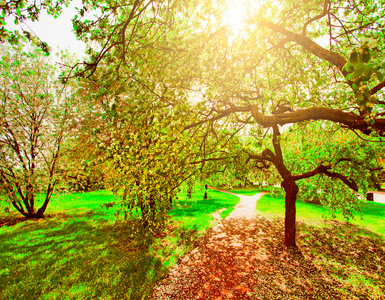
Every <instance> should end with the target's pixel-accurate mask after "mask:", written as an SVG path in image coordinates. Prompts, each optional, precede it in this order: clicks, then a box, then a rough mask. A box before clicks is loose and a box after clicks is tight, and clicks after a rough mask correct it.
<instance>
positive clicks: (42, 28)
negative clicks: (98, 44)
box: [7, 0, 86, 58]
mask: <svg viewBox="0 0 385 300" xmlns="http://www.w3.org/2000/svg"><path fill="white" fill-rule="evenodd" d="M75 7H79V8H80V7H81V0H73V1H72V2H71V3H70V5H69V6H68V7H63V11H62V13H61V14H60V16H59V17H58V18H57V19H54V18H53V17H52V16H49V15H47V13H46V12H45V11H43V12H42V13H41V15H40V20H39V22H30V21H26V22H25V23H26V24H27V25H28V27H29V28H28V27H27V26H25V25H24V24H22V27H23V29H24V30H27V31H30V29H31V30H32V31H33V32H34V33H35V34H36V35H37V36H38V37H39V38H40V39H41V40H42V41H43V42H46V43H47V44H48V45H49V46H50V47H51V48H52V52H53V53H56V52H58V49H62V50H65V49H68V50H69V51H70V52H72V53H76V54H77V55H78V57H79V58H81V57H83V53H84V51H85V48H86V47H85V44H84V43H83V42H81V41H78V40H77V39H76V36H75V33H73V32H72V21H71V20H72V19H73V18H74V16H75V14H76V10H75ZM7 28H9V29H20V28H19V27H18V26H16V25H13V20H8V21H7Z"/></svg>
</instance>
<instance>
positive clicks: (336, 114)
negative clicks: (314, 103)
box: [251, 104, 385, 134]
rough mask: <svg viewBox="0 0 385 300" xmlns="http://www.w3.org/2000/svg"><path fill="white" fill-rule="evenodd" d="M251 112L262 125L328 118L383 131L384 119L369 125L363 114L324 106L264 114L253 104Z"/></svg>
mask: <svg viewBox="0 0 385 300" xmlns="http://www.w3.org/2000/svg"><path fill="white" fill-rule="evenodd" d="M251 113H252V115H253V117H254V119H255V120H256V121H257V123H258V124H260V125H261V126H262V127H273V126H274V124H278V125H285V124H292V123H298V122H303V121H308V120H328V121H332V122H335V123H341V124H344V125H346V126H347V127H348V128H349V129H356V130H360V131H361V132H362V133H364V134H370V133H371V132H373V131H378V132H380V133H384V132H385V119H373V124H371V125H370V126H369V124H368V123H367V122H366V120H365V118H364V117H363V116H359V115H356V114H354V113H351V112H343V111H340V110H337V109H332V108H325V107H311V108H307V109H303V110H297V111H293V112H287V113H284V114H278V115H264V114H262V113H260V112H259V108H258V105H255V104H254V105H251Z"/></svg>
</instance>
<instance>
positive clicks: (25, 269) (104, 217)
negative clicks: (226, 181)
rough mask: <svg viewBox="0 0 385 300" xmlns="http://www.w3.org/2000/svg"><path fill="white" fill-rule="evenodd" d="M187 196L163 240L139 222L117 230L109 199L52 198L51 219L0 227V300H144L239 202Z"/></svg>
mask: <svg viewBox="0 0 385 300" xmlns="http://www.w3.org/2000/svg"><path fill="white" fill-rule="evenodd" d="M184 194H185V193H181V194H180V195H179V197H178V198H179V200H177V201H176V203H175V209H174V210H173V211H171V215H172V217H173V221H172V222H170V224H169V226H168V228H167V230H166V232H164V233H163V234H160V235H157V236H155V237H153V236H150V235H147V234H145V233H144V232H141V231H140V230H138V229H137V226H135V221H134V220H133V221H130V222H126V223H123V222H115V212H116V210H117V208H118V205H115V206H114V207H112V208H109V209H108V210H107V209H106V208H105V207H104V208H102V207H101V205H102V204H103V203H109V202H114V201H116V199H114V198H113V196H112V195H111V194H110V193H108V192H106V191H97V192H90V193H74V194H67V195H61V196H55V197H54V198H53V199H52V201H51V203H50V206H49V207H48V212H47V217H46V218H44V219H39V220H29V221H22V222H21V221H20V220H19V221H20V222H18V223H17V224H14V225H10V226H8V225H5V226H2V227H0V240H1V243H0V257H1V260H0V299H12V300H15V299H31V300H32V299H145V298H147V297H148V296H149V295H151V293H152V287H153V285H154V283H155V282H157V281H159V280H160V279H161V278H163V277H164V276H165V275H166V274H167V273H168V267H170V266H171V265H173V264H174V263H175V262H176V261H177V259H178V258H179V257H180V256H181V255H183V254H184V253H185V252H186V251H188V250H190V249H191V247H192V246H193V244H194V241H195V239H196V238H197V237H198V235H199V232H202V231H204V230H206V229H207V228H208V227H209V226H210V225H211V221H212V220H213V217H212V216H211V214H212V213H213V212H214V211H216V210H218V209H220V208H227V210H228V211H231V210H232V208H233V207H234V205H235V204H237V203H238V202H239V198H237V197H235V196H232V195H229V194H223V193H219V192H214V191H209V199H207V200H203V191H201V190H200V189H198V188H196V189H195V191H194V193H193V199H186V198H187V197H185V195H184ZM4 217H5V216H4V215H0V218H2V219H4ZM12 221H13V222H12ZM17 221H18V219H17V217H16V215H14V217H13V219H12V218H11V223H16V222H17Z"/></svg>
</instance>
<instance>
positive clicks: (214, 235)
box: [152, 193, 385, 300]
mask: <svg viewBox="0 0 385 300" xmlns="http://www.w3.org/2000/svg"><path fill="white" fill-rule="evenodd" d="M261 195H263V193H260V194H257V195H255V196H251V197H250V196H241V195H239V197H240V198H241V201H240V203H239V204H238V205H237V206H236V208H235V210H234V211H233V212H232V213H231V214H230V215H229V216H228V217H227V218H226V219H225V220H223V221H221V222H220V221H219V218H218V216H217V218H216V220H217V221H219V222H218V223H217V224H216V225H215V226H214V227H213V228H212V229H211V230H210V231H209V232H208V233H207V234H206V235H204V236H203V237H202V238H201V239H200V241H199V243H198V246H197V247H196V248H195V249H194V250H193V251H192V252H191V253H189V254H188V255H187V256H185V257H183V258H182V259H181V260H180V261H179V263H178V264H176V265H175V266H174V267H173V268H172V269H171V271H170V273H169V276H168V277H167V278H166V279H164V280H163V281H161V282H160V283H159V284H158V285H157V286H156V287H155V289H154V295H153V298H152V299H154V300H158V299H186V300H187V299H217V300H220V299H381V297H382V296H383V293H382V292H381V289H382V288H383V287H384V285H383V283H384V282H383V281H382V286H381V287H378V286H377V287H376V286H374V287H373V286H367V285H366V284H364V286H363V283H364V282H360V281H361V280H363V279H362V278H361V277H360V276H361V275H360V276H357V277H356V278H355V280H356V281H357V282H356V283H354V281H353V283H351V280H350V279H349V280H347V282H345V281H344V279H343V278H345V277H346V278H348V277H349V276H350V275H349V274H355V272H354V271H353V272H352V270H349V267H348V268H346V271H342V273H341V274H340V277H339V276H336V275H335V273H337V274H338V272H340V270H339V267H340V266H342V270H343V269H344V263H345V262H344V259H348V260H350V258H351V256H350V253H344V252H341V253H340V251H349V250H346V249H349V248H350V250H353V249H356V248H357V245H356V244H354V243H356V241H360V238H359V237H358V239H357V238H355V236H356V232H355V229H356V227H354V226H353V227H352V228H350V229H348V231H349V230H350V231H351V232H352V235H351V236H350V238H351V240H352V242H351V245H352V246H353V247H349V245H343V246H345V247H346V246H347V247H346V248H345V247H342V250H340V249H338V246H339V245H338V243H340V244H341V241H340V240H339V239H338V234H337V232H335V233H333V232H331V231H330V230H335V228H334V229H333V228H331V229H330V230H329V228H325V230H324V231H320V232H314V236H315V239H314V240H313V241H311V243H310V244H316V243H319V244H320V247H325V246H326V247H328V249H322V250H321V253H322V252H324V254H325V259H326V261H328V262H330V258H329V257H328V255H329V254H330V255H331V257H335V263H336V265H337V266H336V270H331V271H330V272H329V270H327V269H328V268H330V266H331V265H328V266H327V268H326V269H325V268H324V266H323V265H322V264H323V259H319V257H318V256H317V255H318V254H316V253H314V255H313V254H312V249H314V248H313V247H310V248H309V249H310V250H309V249H307V248H306V245H307V244H306V242H305V243H303V244H301V247H299V248H298V249H294V250H288V249H285V248H284V247H283V243H282V227H283V224H282V220H274V219H271V218H266V217H264V216H262V215H258V214H257V213H256V210H255V204H256V201H257V200H258V199H259V197H260V196H261ZM303 226H306V225H303ZM332 235H337V237H335V240H334V239H333V243H334V241H335V243H337V244H331V245H329V244H328V242H327V241H326V240H328V239H329V240H330V237H331V236H332ZM300 238H301V239H302V240H309V239H311V237H310V236H307V233H306V230H303V233H302V234H301V236H300ZM344 238H345V237H343V238H342V239H344ZM323 239H325V241H324V242H323V241H322V240H323ZM360 246H361V245H360ZM329 248H330V249H329ZM376 248H377V249H376ZM301 250H303V251H301ZM308 250H309V251H308ZM354 251H355V250H354ZM330 252H331V253H330ZM372 252H373V253H374V252H375V253H376V255H375V257H372V258H371V259H364V261H365V262H366V263H367V262H368V261H369V262H370V261H372V264H371V265H366V263H365V266H364V267H363V266H360V264H359V260H357V261H354V262H353V264H356V265H357V266H354V268H357V269H359V270H358V271H357V272H358V274H365V272H367V273H370V274H367V276H369V277H370V276H377V275H378V273H381V274H383V271H384V270H383V265H384V260H383V258H382V255H383V254H385V248H384V246H383V244H382V245H376V244H373V243H372V242H368V241H366V242H365V243H362V252H361V253H360V252H357V253H356V254H354V255H356V256H360V255H363V256H364V257H365V258H368V257H371V256H370V255H371V254H372ZM361 259H362V257H361ZM378 259H379V260H378ZM332 263H334V262H333V261H332ZM369 264H370V263H369ZM371 271H373V275H371V274H372V273H371ZM344 272H346V273H344ZM341 278H342V279H341Z"/></svg>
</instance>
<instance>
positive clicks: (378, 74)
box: [376, 72, 384, 82]
mask: <svg viewBox="0 0 385 300" xmlns="http://www.w3.org/2000/svg"><path fill="white" fill-rule="evenodd" d="M376 77H377V78H378V80H379V81H381V82H382V81H383V80H384V75H382V73H381V72H377V73H376Z"/></svg>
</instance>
